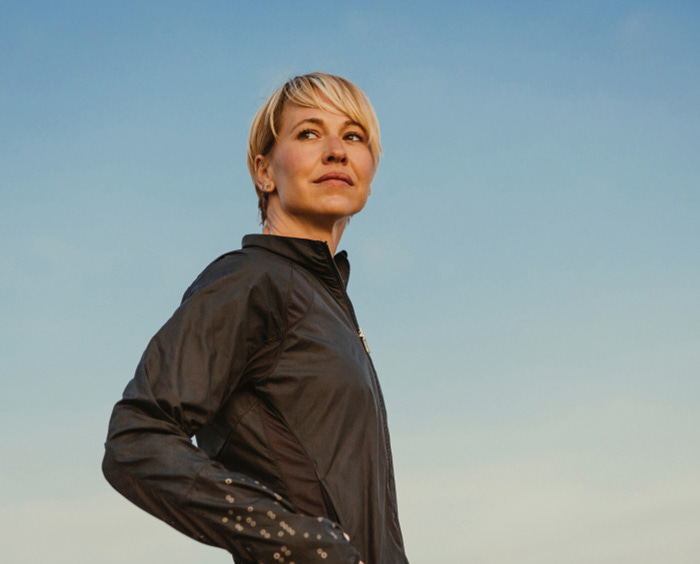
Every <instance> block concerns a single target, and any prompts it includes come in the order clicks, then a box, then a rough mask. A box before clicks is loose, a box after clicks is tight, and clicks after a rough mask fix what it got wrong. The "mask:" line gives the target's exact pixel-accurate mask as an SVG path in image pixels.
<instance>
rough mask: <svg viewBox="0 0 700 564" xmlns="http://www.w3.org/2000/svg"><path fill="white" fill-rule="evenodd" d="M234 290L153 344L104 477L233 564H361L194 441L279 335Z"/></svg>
mask: <svg viewBox="0 0 700 564" xmlns="http://www.w3.org/2000/svg"><path fill="white" fill-rule="evenodd" d="M239 287H240V288H250V287H251V286H250V281H241V280H237V279H236V276H235V273H234V276H233V279H232V276H231V275H227V276H225V277H224V278H223V279H218V280H216V282H215V283H214V284H209V285H207V286H206V288H204V289H203V290H201V291H198V292H197V293H195V294H194V295H193V296H191V297H190V298H188V299H187V300H186V301H185V302H184V303H183V305H182V306H181V307H180V308H179V309H178V310H177V311H176V313H175V314H174V315H173V317H172V318H171V319H170V320H169V321H168V322H167V323H166V324H165V325H164V326H163V328H162V329H161V330H160V331H159V332H158V333H157V334H156V336H155V337H154V338H153V339H152V340H151V342H150V343H149V345H148V348H147V349H146V352H145V353H144V355H143V357H142V359H141V362H140V363H139V365H138V368H137V370H136V374H135V376H134V378H133V380H132V381H131V382H129V384H128V386H127V388H126V390H125V391H124V396H123V398H122V400H121V401H119V402H118V403H117V404H116V406H115V408H114V411H113V413H112V418H111V420H110V426H109V433H108V438H107V443H106V452H105V457H104V461H103V471H104V474H105V476H106V478H107V480H108V481H109V482H110V483H111V484H112V485H113V486H114V487H115V489H117V490H118V491H119V492H120V493H122V494H123V495H124V496H125V497H127V498H128V499H130V500H131V501H132V502H134V503H135V504H136V505H138V506H139V507H141V508H142V509H144V510H146V511H148V512H149V513H151V514H152V515H155V516H156V517H158V518H159V519H162V520H163V521H165V522H167V523H168V524H170V525H172V526H173V527H175V528H176V529H178V530H179V531H181V532H183V533H185V534H187V535H188V536H190V537H192V538H194V539H196V540H198V541H201V542H204V543H207V544H211V545H215V546H219V547H222V548H224V549H226V550H228V551H229V552H231V553H232V554H233V555H234V557H235V558H236V561H237V562H242V563H243V562H245V563H259V562H264V563H265V564H267V563H270V564H277V563H279V562H286V563H290V562H296V563H297V564H301V563H311V562H333V563H348V564H357V563H358V562H359V561H360V555H359V553H358V552H357V550H356V549H355V548H354V547H353V546H352V545H351V544H350V543H349V542H348V541H347V540H346V538H345V537H344V535H343V532H342V531H341V530H340V528H339V527H338V525H337V524H336V523H333V522H332V521H330V520H328V519H325V518H322V517H318V518H316V517H309V516H307V515H302V514H298V513H295V511H294V508H293V507H292V506H291V504H290V503H289V502H287V501H286V500H284V499H283V498H282V497H281V496H279V495H278V494H277V493H275V492H273V491H271V490H270V489H269V488H267V487H265V486H264V485H262V484H260V483H258V482H256V481H255V480H253V479H251V478H250V477H247V476H245V475H242V474H239V473H234V472H230V471H229V470H227V469H226V468H225V467H223V466H222V465H221V464H219V463H217V462H215V461H212V460H211V459H210V458H209V457H208V456H207V455H206V454H205V453H204V452H203V451H202V450H200V449H199V448H197V447H196V446H195V445H193V444H192V442H191V439H190V437H192V436H193V435H194V434H195V433H196V432H197V431H198V430H199V429H200V428H201V427H202V426H203V425H204V424H206V423H207V422H208V421H209V420H210V419H211V418H212V417H213V415H214V414H215V413H216V411H217V410H218V409H219V408H220V407H221V405H222V403H223V402H224V401H225V399H226V398H227V397H228V396H229V394H230V393H232V392H233V390H234V389H235V387H236V386H237V385H238V384H239V383H240V381H241V378H242V374H243V372H244V368H245V365H246V363H247V360H248V359H249V358H250V357H251V355H253V354H255V351H256V349H257V348H258V347H259V346H260V343H261V342H266V340H267V342H269V338H270V335H275V334H277V335H280V336H281V334H282V332H283V330H284V320H275V315H274V312H269V314H267V315H261V314H259V313H256V310H259V309H260V308H259V307H256V303H257V302H256V298H255V296H254V295H250V292H248V291H246V292H245V294H246V295H241V292H240V291H238V290H237V288H239ZM255 291H261V288H260V287H258V289H257V290H255ZM253 293H254V292H253ZM266 301H267V302H268V303H269V302H270V301H272V300H271V298H270V296H269V295H266ZM260 335H262V337H260ZM282 559H283V560H282Z"/></svg>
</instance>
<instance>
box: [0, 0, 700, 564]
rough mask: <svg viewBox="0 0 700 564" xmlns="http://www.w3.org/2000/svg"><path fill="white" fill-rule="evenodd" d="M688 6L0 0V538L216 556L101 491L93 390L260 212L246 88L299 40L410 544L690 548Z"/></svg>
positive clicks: (696, 488) (693, 480) (551, 557)
mask: <svg viewBox="0 0 700 564" xmlns="http://www.w3.org/2000/svg"><path fill="white" fill-rule="evenodd" d="M699 23H700V8H699V7H698V6H697V4H695V3H692V2H634V1H630V2H614V3H612V2H596V1H591V2H527V3H526V2H488V3H487V2H483V3H476V2H463V3H461V4H459V5H458V6H454V5H452V3H448V2H424V3H418V2H373V3H370V2H355V3H352V4H345V3H331V4H320V3H317V2H303V1H299V2H265V3H254V2H225V1H221V2H214V1H203V2H197V3H195V2H164V1H163V2H156V1H145V2H116V1H112V2H107V1H102V2H86V1H63V2H48V1H47V2H37V1H28V2H13V1H1V0H0V191H1V194H2V202H3V204H2V206H0V272H2V276H1V277H0V291H1V292H2V299H1V300H0V316H1V317H2V319H3V320H4V323H2V324H1V325H0V342H2V373H0V377H1V378H2V386H3V391H4V393H3V394H2V397H1V398H0V422H2V424H3V426H4V428H5V429H6V434H5V437H4V438H3V443H2V445H3V456H2V465H1V466H0V492H1V493H2V499H3V503H2V507H1V508H0V555H1V556H2V560H3V562H13V563H14V562H17V563H20V562H27V563H29V562H31V563H33V562H38V561H50V562H57V563H63V562H66V563H67V562H71V563H78V564H79V563H82V562H94V561H99V562H104V563H112V562H115V563H116V562H123V561H125V560H128V561H130V562H133V563H135V564H139V563H142V562H143V563H147V562H148V563H151V562H169V563H170V564H177V563H180V562H182V563H184V562H191V561H193V560H194V561H197V562H202V563H207V564H208V563H212V564H213V563H216V562H228V561H230V560H229V558H228V556H227V555H226V554H225V553H224V552H222V551H219V550H216V549H212V548H209V547H206V546H204V545H199V544H197V543H195V542H193V541H190V540H189V539H187V538H185V537H181V536H180V535H178V534H177V533H176V532H174V531H171V530H170V529H169V528H168V527H167V526H165V525H162V524H161V523H159V522H158V521H156V520H155V519H153V518H151V517H150V516H148V515H145V514H142V513H141V512H139V511H138V510H137V509H135V508H134V507H132V506H131V505H130V504H129V503H128V502H127V501H125V500H122V499H121V498H120V497H119V496H118V495H117V494H116V493H114V492H112V491H111V490H110V488H109V486H108V485H107V484H106V482H105V481H104V480H103V478H102V476H101V473H100V470H99V465H100V461H101V456H102V450H103V449H102V443H103V441H104V436H105V433H106V427H107V421H108V418H109V414H110V410H111V406H112V404H113V403H114V402H115V401H116V400H117V399H118V398H119V395H120V394H121V391H122V389H123V388H124V386H125V385H126V382H127V381H128V380H129V379H130V378H131V376H132V374H133V370H134V368H135V366H136V363H137V362H138V359H139V356H140V354H141V352H142V350H143V348H144V347H145V345H146V343H147V341H148V339H149V338H150V337H151V335H152V334H153V333H154V332H155V331H156V330H157V329H158V328H159V327H160V325H161V324H162V323H163V322H164V321H165V320H166V319H167V318H168V316H169V315H170V314H171V313H172V311H173V309H174V308H175V307H176V306H177V304H178V302H179V299H180V297H181V295H182V292H183V291H184V290H185V288H186V287H187V286H188V285H189V283H190V282H191V281H192V279H193V278H194V277H195V276H196V275H197V274H198V273H199V271H200V270H201V269H202V268H203V267H204V266H205V265H206V264H207V263H208V262H209V261H210V260H212V259H213V258H215V257H216V256H218V255H219V254H221V253H223V252H226V251H227V250H230V249H234V248H237V247H238V246H239V244H240V239H241V237H242V236H243V235H244V234H246V233H250V232H257V231H258V230H259V225H258V224H257V219H256V213H255V212H256V199H255V194H254V191H253V188H252V185H251V182H250V179H249V177H248V173H247V169H246V165H245V143H246V136H247V130H248V126H249V123H250V120H251V118H252V115H253V113H254V112H255V110H256V109H257V107H258V106H259V105H260V104H261V103H262V101H263V100H264V99H265V98H266V96H267V95H268V94H269V93H270V92H271V91H272V90H273V89H274V88H275V87H277V86H278V85H279V84H280V83H281V82H282V81H284V80H286V79H287V78H288V77H290V76H293V75H295V74H299V73H303V72H308V71H312V70H325V71H328V72H333V73H336V74H341V75H343V76H346V77H348V78H350V79H351V80H353V81H354V82H356V83H357V84H358V85H360V86H361V87H362V88H363V89H365V91H366V92H367V93H368V95H369V96H370V98H371V99H372V101H373V103H374V105H375V108H376V110H377V113H378V115H379V119H380V123H381V127H382V142H383V145H384V151H385V154H384V158H383V159H382V164H381V166H380V169H379V172H378V174H377V177H376V179H375V182H374V185H373V194H372V197H371V199H370V202H369V204H368V206H367V208H366V209H365V210H364V211H363V212H362V214H360V215H358V216H357V217H355V218H353V221H352V223H351V225H350V227H349V228H348V230H347V231H346V235H345V237H344V239H343V242H342V245H341V246H342V247H344V248H346V249H347V250H348V251H349V253H350V259H351V262H352V266H353V273H352V277H351V282H350V288H349V290H350V294H351V297H352V298H353V301H354V303H355V307H356V310H357V313H358V317H359V318H360V322H361V324H362V326H363V329H364V331H365V333H366V335H367V337H368V339H369V341H370V344H371V346H372V352H373V357H374V361H375V364H376V365H377V367H378V369H379V372H380V377H381V379H382V383H383V388H384V393H385V396H386V401H387V404H388V408H389V416H390V427H391V429H392V439H393V444H394V451H395V452H394V456H395V462H396V472H397V482H398V488H399V502H400V512H401V517H402V523H403V528H404V535H405V537H406V545H407V550H408V554H409V557H410V558H411V561H412V562H413V564H422V563H428V562H433V561H437V560H443V561H465V562H467V561H469V562H478V563H482V564H510V563H513V562H518V563H519V564H529V563H535V562H537V563H538V564H548V563H555V562H557V563H560V562H567V563H568V564H576V563H586V564H588V563H590V562H596V564H607V563H613V562H615V563H619V562H635V563H637V564H645V563H652V562H653V563H657V562H659V561H668V562H674V563H675V564H686V563H688V564H689V563H691V562H695V561H696V559H697V554H698V553H700V541H699V540H698V535H697V528H698V527H697V526H698V523H699V522H700V470H699V469H700V448H699V447H700V431H699V430H698V429H700V415H699V414H700V409H698V408H699V407H700V378H699V375H700V260H699V259H698V257H699V256H700V181H699V180H698V179H699V178H700V159H698V158H697V155H698V153H699V152H700V140H699V138H698V132H699V131H700V109H699V105H698V103H697V101H698V100H699V99H700V64H699V63H700V60H699V59H700V39H699V38H698V34H697V29H698V24H699Z"/></svg>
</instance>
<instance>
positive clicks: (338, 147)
mask: <svg viewBox="0 0 700 564" xmlns="http://www.w3.org/2000/svg"><path fill="white" fill-rule="evenodd" d="M347 160H348V155H347V152H346V151H345V145H344V144H343V141H342V139H341V138H340V137H338V136H337V135H329V136H328V137H326V147H325V149H324V152H323V162H324V164H330V163H342V164H345V163H346V162H347Z"/></svg>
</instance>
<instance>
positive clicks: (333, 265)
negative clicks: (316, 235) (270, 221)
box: [242, 234, 350, 289]
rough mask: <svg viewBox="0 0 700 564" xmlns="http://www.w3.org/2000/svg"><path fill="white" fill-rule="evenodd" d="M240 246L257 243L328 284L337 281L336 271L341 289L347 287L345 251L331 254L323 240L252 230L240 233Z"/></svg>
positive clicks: (347, 265) (258, 245) (253, 245)
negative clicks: (263, 233)
mask: <svg viewBox="0 0 700 564" xmlns="http://www.w3.org/2000/svg"><path fill="white" fill-rule="evenodd" d="M242 247H243V248H244V249H245V248H248V247H259V248H262V249H265V250H267V251H270V252H272V253H275V254H276V255H280V256H282V257H284V258H286V259H288V260H290V261H292V262H294V263H296V264H299V265H301V266H303V267H304V268H306V269H308V270H310V271H311V272H313V273H314V274H316V276H318V277H319V278H321V279H322V280H323V281H324V282H326V283H327V284H329V285H331V286H334V285H337V274H336V272H337V273H338V274H340V279H341V280H342V282H343V289H345V288H347V285H348V279H349V278H350V263H349V262H348V254H347V253H346V252H345V251H340V252H339V253H337V254H336V255H335V257H333V256H331V251H330V249H329V248H328V244H327V243H326V242H325V241H315V240H312V239H299V238H296V237H280V236H278V235H257V234H256V235H246V236H245V237H243V243H242Z"/></svg>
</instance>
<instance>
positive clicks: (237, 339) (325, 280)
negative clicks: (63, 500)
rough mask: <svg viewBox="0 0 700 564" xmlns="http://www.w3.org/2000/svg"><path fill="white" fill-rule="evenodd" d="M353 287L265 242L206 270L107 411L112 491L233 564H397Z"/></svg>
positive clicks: (343, 265)
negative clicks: (224, 554) (351, 297)
mask: <svg viewBox="0 0 700 564" xmlns="http://www.w3.org/2000/svg"><path fill="white" fill-rule="evenodd" d="M348 274H349V264H348V262H347V259H346V255H345V253H344V252H341V253H339V254H338V255H336V257H335V259H334V258H333V257H332V256H331V254H330V252H329V249H328V246H327V245H326V244H325V243H323V242H320V241H311V240H306V239H292V238H285V237H275V236H271V235H248V236H246V237H245V238H244V239H243V248H242V249H241V250H239V251H235V252H232V253H229V254H226V255H224V256H222V257H220V258H219V259H217V260H216V261H214V262H213V263H212V264H211V265H209V266H208V267H207V268H206V269H205V270H204V272H203V273H202V274H201V275H200V276H199V277H198V278H197V280H195V282H194V283H193V284H192V286H191V287H190V288H189V289H188V290H187V292H186V293H185V296H184V298H183V301H182V304H181V306H180V307H179V308H178V310H177V311H176V312H175V313H174V314H173V316H172V317H171V318H170V320H168V322H167V323H166V324H165V325H164V326H163V328H162V329H161V330H160V331H158V333H157V334H156V335H155V337H154V338H153V339H152V340H151V342H150V343H149V345H148V348H147V349H146V352H145V353H144V355H143V357H142V359H141V362H140V363H139V365H138V368H137V370H136V375H135V376H134V379H133V380H132V381H131V382H130V383H129V384H128V386H127V388H126V390H125V391H124V396H123V399H122V400H121V401H119V402H118V403H117V404H116V406H115V408H114V412H113V413H112V418H111V421H110V425H109V434H108V438H107V443H106V453H105V458H104V462H103V471H104V473H105V476H106V477H107V479H108V480H109V482H110V483H111V484H112V485H113V486H114V487H115V488H116V489H117V490H119V492H121V493H122V494H123V495H125V496H126V497H128V498H129V499H130V500H131V501H133V502H134V503H135V504H137V505H138V506H140V507H141V508H143V509H145V510H146V511H148V512H150V513H152V514H153V515H155V516H156V517H158V518H160V519H163V520H164V521H166V522H167V523H169V524H170V525H172V526H173V527H175V528H177V529H178V530H180V531H182V532H184V533H186V534H187V535H189V536H191V537H192V538H195V539H197V540H199V541H201V542H204V543H208V544H213V545H216V546H220V547H222V548H225V549H226V550H228V551H229V552H231V553H232V554H233V555H234V560H235V561H236V562H238V563H246V564H247V563H251V564H252V563H264V564H277V563H286V564H291V563H292V562H295V563H296V564H308V563H313V562H326V563H334V564H336V563H343V564H344V563H348V564H356V563H357V562H359V561H360V560H363V561H364V563H365V564H406V563H407V559H406V556H405V553H404V549H403V541H402V538H401V532H400V528H399V522H398V516H397V508H396V493H395V487H394V477H393V469H392V459H391V450H390V446H389V433H388V429H387V423H386V412H385V409H384V401H383V399H382V393H381V390H380V388H379V383H378V381H377V376H376V372H375V370H374V367H373V365H372V361H371V359H370V356H369V348H368V347H367V344H366V341H365V340H364V336H363V335H362V332H361V331H360V329H359V326H358V325H357V320H356V318H355V313H354V311H353V308H352V304H351V303H350V300H349V298H348V296H347V294H346V291H345V287H346V284H347V277H348ZM193 435H196V437H197V445H198V447H196V446H194V445H193V444H192V442H191V439H190V438H191V437H192V436H193ZM344 532H345V533H347V534H348V535H349V536H350V539H351V540H350V542H348V541H347V540H346V539H345V537H344V535H343V533H344Z"/></svg>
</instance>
